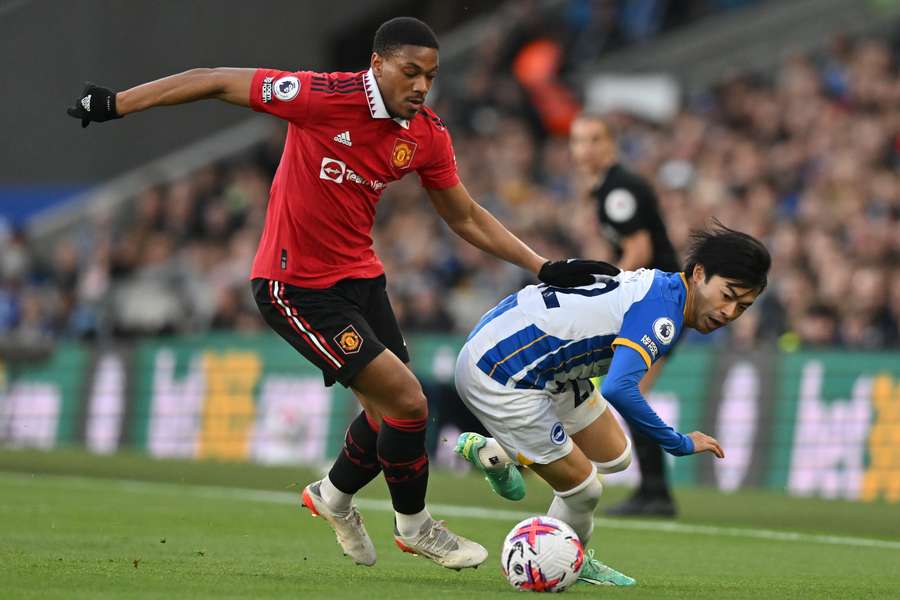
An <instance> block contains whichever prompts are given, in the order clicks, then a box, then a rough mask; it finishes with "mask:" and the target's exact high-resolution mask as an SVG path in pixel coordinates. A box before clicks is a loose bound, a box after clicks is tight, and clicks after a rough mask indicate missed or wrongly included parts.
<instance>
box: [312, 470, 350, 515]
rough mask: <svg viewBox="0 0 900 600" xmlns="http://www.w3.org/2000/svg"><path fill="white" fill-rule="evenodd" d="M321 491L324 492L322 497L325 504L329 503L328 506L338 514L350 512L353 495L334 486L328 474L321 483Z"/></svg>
mask: <svg viewBox="0 0 900 600" xmlns="http://www.w3.org/2000/svg"><path fill="white" fill-rule="evenodd" d="M319 493H320V494H322V499H323V500H325V504H327V505H328V508H330V509H331V510H332V511H333V512H336V513H338V514H341V513H347V512H350V501H351V500H353V495H352V494H345V493H344V492H342V491H341V490H339V489H337V488H336V487H334V484H333V483H331V479H329V478H328V475H326V476H325V477H323V478H322V483H321V485H319Z"/></svg>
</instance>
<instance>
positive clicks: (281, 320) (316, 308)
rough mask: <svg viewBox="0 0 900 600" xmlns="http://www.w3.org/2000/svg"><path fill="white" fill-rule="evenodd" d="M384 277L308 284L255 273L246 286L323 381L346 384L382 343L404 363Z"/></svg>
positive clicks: (406, 356) (269, 319)
mask: <svg viewBox="0 0 900 600" xmlns="http://www.w3.org/2000/svg"><path fill="white" fill-rule="evenodd" d="M385 281H386V280H385V277H384V275H381V276H379V277H375V278H373V279H344V280H342V281H339V282H337V283H336V284H334V285H333V286H331V287H329V288H324V289H312V288H300V287H295V286H292V285H288V284H285V283H282V282H279V281H274V280H271V279H260V278H258V279H254V280H253V281H252V282H251V285H252V287H253V296H254V297H255V298H256V305H257V306H258V307H259V311H260V312H261V313H262V316H263V318H264V319H265V320H266V323H268V324H269V326H270V327H271V328H272V329H274V330H275V331H276V332H277V333H278V335H280V336H281V337H283V338H284V339H285V340H287V342H288V343H289V344H290V345H291V346H293V347H294V349H295V350H297V352H299V353H300V354H302V355H303V356H304V357H306V359H307V360H308V361H310V362H311V363H313V364H314V365H316V366H317V367H318V368H319V369H320V370H321V371H322V374H323V376H324V378H325V385H326V386H329V385H333V384H334V383H335V381H339V382H341V384H343V385H344V386H347V387H349V386H350V382H351V381H352V379H353V377H355V376H356V374H357V373H359V372H360V371H361V370H362V369H363V367H365V366H366V365H367V364H369V363H370V362H372V360H373V359H374V358H375V357H376V356H378V355H379V354H381V352H382V351H383V350H384V349H385V348H387V349H388V350H390V351H391V352H393V353H394V354H396V355H397V357H399V358H400V360H401V361H403V362H404V363H408V362H409V353H408V352H407V350H406V342H404V341H403V335H402V334H401V333H400V326H399V325H398V324H397V317H396V316H394V310H393V309H392V308H391V302H390V300H389V299H388V295H387V290H386V289H385Z"/></svg>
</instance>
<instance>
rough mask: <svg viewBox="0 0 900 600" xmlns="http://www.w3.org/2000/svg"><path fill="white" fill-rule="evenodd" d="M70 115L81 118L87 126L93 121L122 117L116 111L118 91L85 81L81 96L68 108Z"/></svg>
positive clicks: (82, 123) (98, 121)
mask: <svg viewBox="0 0 900 600" xmlns="http://www.w3.org/2000/svg"><path fill="white" fill-rule="evenodd" d="M66 113H67V114H68V115H69V116H70V117H74V118H76V119H81V126H82V127H87V126H88V125H90V123H91V121H96V122H97V123H102V122H103V121H109V120H110V119H121V118H122V115H120V114H119V113H117V112H116V93H115V92H114V91H112V90H108V89H106V88H104V87H100V86H97V85H94V84H93V83H90V82H88V83H85V84H84V90H82V92H81V96H79V97H78V100H76V101H75V104H73V105H72V106H70V107H69V108H67V109H66Z"/></svg>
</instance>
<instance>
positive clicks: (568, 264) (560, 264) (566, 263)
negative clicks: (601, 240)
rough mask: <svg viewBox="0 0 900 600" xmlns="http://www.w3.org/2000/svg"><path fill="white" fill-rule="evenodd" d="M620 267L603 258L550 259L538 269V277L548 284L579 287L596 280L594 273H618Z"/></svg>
mask: <svg viewBox="0 0 900 600" xmlns="http://www.w3.org/2000/svg"><path fill="white" fill-rule="evenodd" d="M619 273H620V269H619V268H618V267H616V266H614V265H611V264H609V263H606V262H603V261H601V260H584V259H580V258H570V259H568V260H548V261H547V262H545V263H544V264H543V265H542V266H541V270H540V271H538V279H540V280H541V281H542V282H544V283H546V284H547V285H555V286H557V287H577V286H579V285H590V284H592V283H594V282H595V281H596V278H595V277H594V275H618V274H619Z"/></svg>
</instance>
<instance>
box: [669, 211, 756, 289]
mask: <svg viewBox="0 0 900 600" xmlns="http://www.w3.org/2000/svg"><path fill="white" fill-rule="evenodd" d="M697 265H703V269H704V271H705V272H706V281H709V280H710V278H711V277H713V276H714V275H719V276H720V277H724V278H725V279H731V280H733V281H735V282H737V283H738V285H739V286H740V287H742V288H749V289H755V290H759V291H762V290H764V289H766V284H767V283H768V279H767V276H768V273H769V267H770V266H772V257H771V256H769V251H768V250H766V247H765V246H763V245H762V242H760V241H759V240H757V239H756V238H754V237H753V236H750V235H747V234H746V233H741V232H740V231H735V230H734V229H729V228H728V227H725V226H724V225H722V223H720V222H719V221H717V220H716V221H714V227H713V228H711V229H707V230H703V231H694V232H692V233H691V243H690V248H689V249H688V256H687V261H686V262H685V267H684V272H685V274H686V275H687V276H688V277H690V275H691V273H693V272H694V267H695V266H697Z"/></svg>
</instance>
